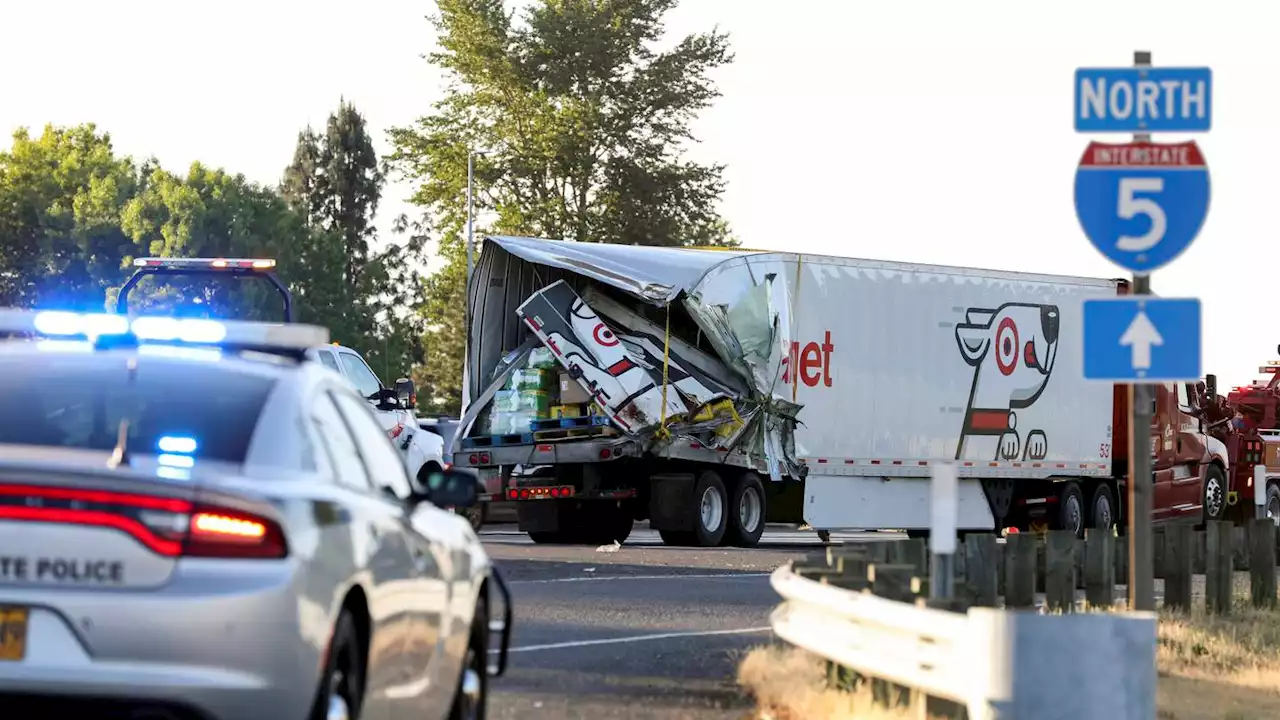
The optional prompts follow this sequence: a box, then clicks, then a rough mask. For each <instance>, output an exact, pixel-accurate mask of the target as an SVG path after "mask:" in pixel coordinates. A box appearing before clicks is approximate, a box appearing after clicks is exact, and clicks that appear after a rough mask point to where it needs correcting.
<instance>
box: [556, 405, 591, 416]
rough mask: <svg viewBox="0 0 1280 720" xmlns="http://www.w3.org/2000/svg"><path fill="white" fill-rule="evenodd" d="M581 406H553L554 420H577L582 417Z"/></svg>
mask: <svg viewBox="0 0 1280 720" xmlns="http://www.w3.org/2000/svg"><path fill="white" fill-rule="evenodd" d="M582 415H583V412H582V406H581V405H553V406H551V417H552V418H576V417H582Z"/></svg>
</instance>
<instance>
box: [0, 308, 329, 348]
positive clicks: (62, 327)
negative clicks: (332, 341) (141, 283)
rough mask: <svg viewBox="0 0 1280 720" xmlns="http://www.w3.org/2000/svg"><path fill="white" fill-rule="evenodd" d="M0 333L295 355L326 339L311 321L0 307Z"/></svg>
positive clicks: (57, 338)
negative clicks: (212, 318) (183, 316)
mask: <svg viewBox="0 0 1280 720" xmlns="http://www.w3.org/2000/svg"><path fill="white" fill-rule="evenodd" d="M0 333H18V334H22V335H38V336H41V337H45V338H50V339H52V340H73V339H74V340H89V341H90V342H92V343H95V344H103V345H114V344H117V342H118V343H124V344H129V343H134V344H137V343H158V344H160V345H164V344H178V345H213V346H220V347H224V348H225V347H233V348H240V349H252V350H259V351H262V352H278V351H282V350H283V351H290V353H291V354H295V355H301V354H303V353H305V351H306V350H307V349H309V348H312V347H318V346H321V345H327V344H328V343H329V331H328V330H327V329H325V328H322V327H317V326H315V325H302V324H296V323H285V324H278V323H262V322H245V321H239V320H226V321H221V320H206V319H204V318H174V317H165V316H142V317H135V318H130V317H128V316H126V315H119V314H108V313H76V312H67V311H63V310H39V311H33V310H17V309H12V308H0Z"/></svg>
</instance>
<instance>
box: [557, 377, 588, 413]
mask: <svg viewBox="0 0 1280 720" xmlns="http://www.w3.org/2000/svg"><path fill="white" fill-rule="evenodd" d="M589 402H591V395H589V394H588V393H587V391H586V390H584V389H583V388H582V386H581V385H579V384H578V382H577V381H576V380H574V379H573V378H571V377H569V373H567V372H561V373H560V401H559V403H558V404H560V405H581V404H583V403H589Z"/></svg>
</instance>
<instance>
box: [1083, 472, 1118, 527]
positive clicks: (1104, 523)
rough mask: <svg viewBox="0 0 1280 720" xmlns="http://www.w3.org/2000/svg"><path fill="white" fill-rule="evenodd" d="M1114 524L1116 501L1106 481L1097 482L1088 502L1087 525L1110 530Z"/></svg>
mask: <svg viewBox="0 0 1280 720" xmlns="http://www.w3.org/2000/svg"><path fill="white" fill-rule="evenodd" d="M1115 524H1116V501H1115V497H1114V496H1112V494H1111V488H1110V487H1109V486H1108V485H1107V484H1106V483H1098V488H1097V489H1096V490H1094V491H1093V500H1092V501H1090V503H1089V527H1091V528H1097V529H1099V530H1110V529H1111V528H1112V527H1113V526H1114V525H1115Z"/></svg>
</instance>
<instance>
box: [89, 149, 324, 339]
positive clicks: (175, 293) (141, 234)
mask: <svg viewBox="0 0 1280 720" xmlns="http://www.w3.org/2000/svg"><path fill="white" fill-rule="evenodd" d="M121 228H122V229H123V230H124V232H125V233H126V234H127V235H128V236H129V238H131V239H132V241H133V244H134V248H135V250H136V252H137V254H139V255H152V256H169V257H272V258H276V259H277V263H278V265H277V273H278V275H279V276H280V278H281V279H282V280H283V281H284V282H285V283H286V285H288V286H289V288H290V290H291V294H292V295H293V296H294V299H295V304H296V305H297V306H298V311H299V312H298V315H299V316H300V318H306V319H309V320H310V321H312V322H324V321H326V320H329V319H330V317H327V316H324V315H323V314H322V311H317V309H315V308H312V307H310V306H309V305H308V301H309V298H310V297H311V296H312V295H313V293H312V292H311V285H312V283H313V280H312V276H311V275H310V268H309V266H308V263H306V262H305V260H306V259H307V258H309V257H310V256H311V255H313V254H314V253H316V252H317V251H322V250H323V249H324V248H325V247H326V245H329V246H332V245H336V239H335V238H333V237H332V236H329V235H326V234H325V233H323V232H322V231H315V232H313V231H312V229H310V228H308V227H307V225H306V222H305V219H304V218H303V217H302V216H301V215H299V214H298V213H295V212H294V211H293V210H292V209H291V208H290V207H289V206H288V204H287V203H286V202H285V201H284V199H283V198H282V197H280V195H279V194H278V193H276V192H275V191H274V190H273V189H271V188H269V187H264V186H262V185H258V184H256V183H252V182H249V181H248V180H246V179H245V178H244V176H243V175H232V174H230V173H228V172H226V171H224V170H215V169H210V168H208V167H205V166H204V165H202V164H200V163H194V164H192V166H191V168H190V169H189V170H188V172H187V175H186V176H185V177H179V176H178V175H175V174H173V173H171V172H168V171H166V170H163V169H160V168H158V167H157V168H154V169H153V170H152V171H151V172H150V174H148V175H147V176H145V178H144V180H143V182H142V183H141V190H140V192H139V193H138V194H137V195H136V196H135V197H133V198H132V199H130V200H129V202H128V203H127V205H126V206H125V208H124V210H123V212H122V214H121ZM321 278H322V279H323V276H321ZM115 291H116V289H115V288H113V289H111V290H109V291H108V300H109V301H110V300H112V299H113V298H114V295H115ZM129 302H130V306H131V307H137V308H145V309H148V310H149V311H152V312H179V313H181V312H192V311H196V310H197V309H200V310H202V311H204V312H207V313H208V314H209V315H211V316H214V317H229V318H237V319H246V320H249V319H256V320H273V321H278V320H280V319H281V300H280V297H279V295H278V294H276V292H275V290H274V289H273V288H271V287H270V285H268V284H267V283H266V282H265V281H262V280H242V279H237V278H231V277H230V276H228V277H227V278H226V279H224V280H218V279H217V278H211V277H209V276H194V277H191V278H179V279H174V280H167V279H166V280H163V281H161V280H158V279H148V280H145V281H144V282H143V283H141V284H140V286H139V288H138V289H137V290H135V291H134V293H132V294H131V295H130V299H129ZM335 315H338V316H340V314H338V313H335ZM317 316H319V317H317Z"/></svg>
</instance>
